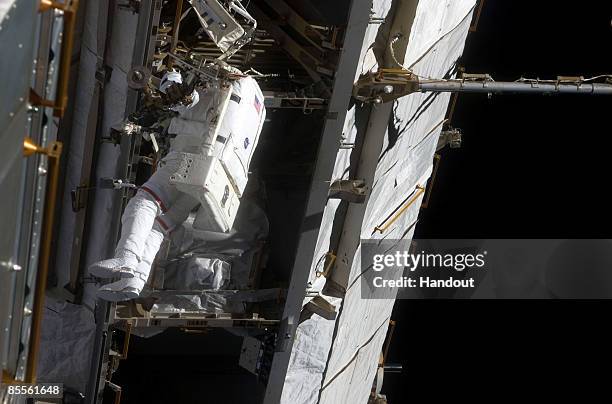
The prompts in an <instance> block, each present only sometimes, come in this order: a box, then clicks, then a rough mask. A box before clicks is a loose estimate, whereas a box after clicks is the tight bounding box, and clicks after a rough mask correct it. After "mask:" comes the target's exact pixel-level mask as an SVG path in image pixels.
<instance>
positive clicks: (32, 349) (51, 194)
mask: <svg viewBox="0 0 612 404" xmlns="http://www.w3.org/2000/svg"><path fill="white" fill-rule="evenodd" d="M35 153H38V154H44V155H46V156H47V157H48V159H49V181H48V183H47V191H46V196H45V201H46V203H45V210H44V215H43V229H42V237H41V243H40V257H39V261H38V272H37V274H36V286H35V292H34V308H33V309H32V326H31V328H30V343H29V350H28V359H27V364H26V372H25V379H24V381H25V382H26V383H35V382H36V365H37V363H38V351H39V348H40V330H41V323H42V316H43V310H44V303H45V290H46V288H47V274H48V272H49V259H50V257H51V241H52V236H53V217H54V216H55V202H56V200H57V186H58V184H59V168H60V164H59V163H60V156H61V154H62V143H61V142H57V141H56V142H53V143H51V144H50V145H49V146H47V147H40V146H37V145H36V144H35V143H34V142H33V141H32V139H30V138H29V137H26V138H25V140H24V142H23V155H24V157H29V156H31V155H33V154H35Z"/></svg>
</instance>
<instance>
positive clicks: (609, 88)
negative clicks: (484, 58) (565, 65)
mask: <svg viewBox="0 0 612 404" xmlns="http://www.w3.org/2000/svg"><path fill="white" fill-rule="evenodd" d="M419 90H420V91H421V92H426V91H432V92H438V93H440V92H457V93H489V94H500V93H515V94H593V95H612V85H610V84H601V83H582V82H577V83H562V82H554V83H549V82H546V83H542V82H538V81H534V82H520V81H517V82H505V81H480V82H478V81H463V80H447V81H422V82H420V83H419Z"/></svg>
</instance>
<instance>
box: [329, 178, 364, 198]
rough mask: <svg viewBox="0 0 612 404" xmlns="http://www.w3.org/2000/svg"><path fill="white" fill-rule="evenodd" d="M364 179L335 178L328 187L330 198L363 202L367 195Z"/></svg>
mask: <svg viewBox="0 0 612 404" xmlns="http://www.w3.org/2000/svg"><path fill="white" fill-rule="evenodd" d="M366 191H367V187H366V183H365V181H364V180H336V181H334V182H332V184H331V186H330V187H329V193H328V197H329V198H330V199H342V200H343V201H347V202H350V203H364V202H365V200H366V196H367V192H366Z"/></svg>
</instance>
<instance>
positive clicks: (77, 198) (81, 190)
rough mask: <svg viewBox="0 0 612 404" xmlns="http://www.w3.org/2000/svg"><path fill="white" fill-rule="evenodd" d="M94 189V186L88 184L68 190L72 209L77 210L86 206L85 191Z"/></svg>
mask: <svg viewBox="0 0 612 404" xmlns="http://www.w3.org/2000/svg"><path fill="white" fill-rule="evenodd" d="M92 189H95V187H90V186H88V185H79V186H77V187H76V188H75V189H73V190H72V191H70V199H71V203H72V211H73V212H75V213H76V212H78V211H79V210H81V209H84V208H85V206H87V193H88V192H89V191H91V190H92Z"/></svg>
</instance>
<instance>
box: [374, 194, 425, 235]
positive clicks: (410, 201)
mask: <svg viewBox="0 0 612 404" xmlns="http://www.w3.org/2000/svg"><path fill="white" fill-rule="evenodd" d="M423 192H425V188H423V187H422V186H421V185H417V186H416V192H415V193H414V195H412V197H411V198H410V199H408V201H406V203H405V204H404V206H402V208H401V209H400V210H398V211H397V212H396V213H395V215H393V217H391V219H389V220H387V221H386V222H385V223H384V224H383V225H381V226H376V227H375V228H374V231H378V232H380V234H383V233H384V232H385V231H386V230H387V229H388V228H389V226H391V225H392V224H393V223H395V221H396V220H397V219H399V218H400V216H402V214H403V213H404V212H405V211H406V210H408V208H409V207H410V206H412V204H414V203H415V202H416V200H417V199H418V198H419V196H421V194H423Z"/></svg>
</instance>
